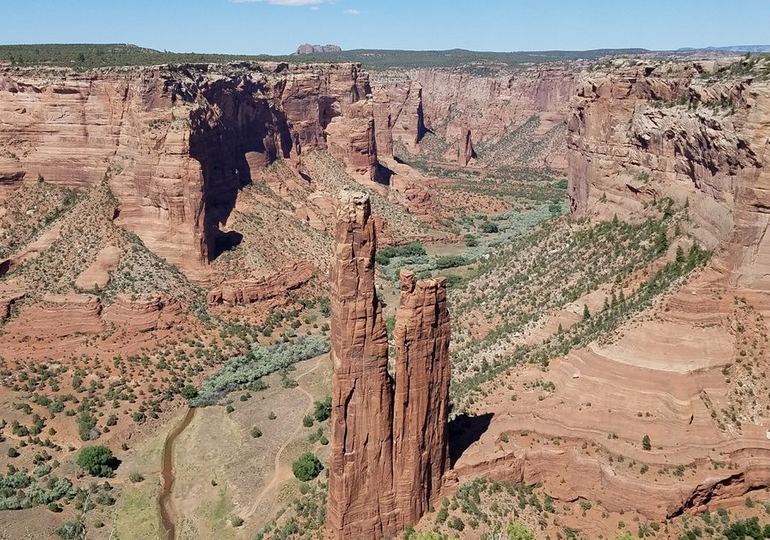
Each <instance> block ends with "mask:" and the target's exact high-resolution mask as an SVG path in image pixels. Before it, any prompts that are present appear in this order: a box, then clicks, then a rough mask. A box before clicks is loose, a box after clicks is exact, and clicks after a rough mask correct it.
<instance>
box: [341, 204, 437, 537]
mask: <svg viewBox="0 0 770 540" xmlns="http://www.w3.org/2000/svg"><path fill="white" fill-rule="evenodd" d="M341 199H342V200H341V203H340V205H339V208H338V212H337V219H338V221H337V226H336V229H335V240H336V248H335V256H334V261H333V262H332V266H331V277H330V280H331V320H332V324H331V336H332V338H331V340H332V351H331V357H332V362H333V365H334V375H333V379H332V381H333V382H332V432H331V464H330V474H329V495H328V502H327V534H328V536H329V537H331V538H339V539H343V538H383V537H386V536H391V535H393V534H395V533H397V532H399V531H400V530H401V529H403V527H404V526H406V525H410V524H414V523H416V522H417V520H418V519H419V518H420V517H421V516H422V514H423V513H424V512H425V511H426V510H427V508H428V505H429V504H430V503H431V502H434V501H435V500H436V498H437V496H438V490H439V488H440V487H441V483H442V480H443V476H444V473H445V472H446V470H447V469H448V467H449V458H448V447H447V415H448V407H449V315H448V312H447V307H446V281H445V280H444V279H443V278H436V279H432V280H425V281H419V282H415V279H414V275H413V274H411V273H408V272H406V273H404V274H402V278H401V279H402V291H401V305H400V307H399V310H398V314H397V317H396V337H395V339H396V361H395V373H396V380H395V389H394V384H393V381H392V379H391V377H390V375H389V373H388V338H387V334H386V332H385V325H384V321H383V318H382V310H381V307H380V303H379V300H378V298H377V294H376V291H375V286H374V255H375V250H376V237H375V229H374V220H373V219H372V218H371V216H370V207H369V198H368V196H366V195H364V194H362V193H355V192H343V194H342V197H341Z"/></svg>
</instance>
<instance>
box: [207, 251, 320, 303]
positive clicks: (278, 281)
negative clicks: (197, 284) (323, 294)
mask: <svg viewBox="0 0 770 540" xmlns="http://www.w3.org/2000/svg"><path fill="white" fill-rule="evenodd" d="M314 271H315V269H314V267H313V265H312V264H311V263H309V262H307V261H302V262H297V263H294V264H293V265H291V266H289V267H287V268H285V269H283V270H281V271H280V272H276V273H275V274H272V275H269V276H266V277H263V278H259V279H252V280H239V281H227V282H225V283H223V284H222V285H220V286H219V287H217V288H215V289H212V290H211V291H209V293H208V295H207V300H208V303H209V305H217V304H228V305H231V306H232V305H237V304H251V303H253V302H260V301H263V300H269V299H271V298H276V297H278V296H283V295H285V294H286V293H287V292H288V291H292V290H294V289H296V288H298V287H300V286H302V285H304V284H305V283H307V282H308V281H309V280H310V278H312V277H313V272H314Z"/></svg>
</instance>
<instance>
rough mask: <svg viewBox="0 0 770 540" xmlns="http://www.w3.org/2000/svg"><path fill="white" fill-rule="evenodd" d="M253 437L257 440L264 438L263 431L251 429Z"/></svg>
mask: <svg viewBox="0 0 770 540" xmlns="http://www.w3.org/2000/svg"><path fill="white" fill-rule="evenodd" d="M251 436H252V437H254V438H255V439H259V438H260V437H261V436H262V430H261V429H259V428H258V427H253V428H251Z"/></svg>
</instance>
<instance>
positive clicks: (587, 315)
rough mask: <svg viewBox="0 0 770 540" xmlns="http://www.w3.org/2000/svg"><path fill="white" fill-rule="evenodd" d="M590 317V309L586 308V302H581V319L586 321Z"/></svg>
mask: <svg viewBox="0 0 770 540" xmlns="http://www.w3.org/2000/svg"><path fill="white" fill-rule="evenodd" d="M590 318H591V311H590V310H589V309H588V306H587V305H586V304H583V320H584V321H587V320H588V319H590Z"/></svg>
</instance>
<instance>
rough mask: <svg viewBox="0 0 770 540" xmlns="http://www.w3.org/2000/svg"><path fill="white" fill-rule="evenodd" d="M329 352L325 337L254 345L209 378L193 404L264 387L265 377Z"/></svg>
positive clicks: (211, 402) (201, 405)
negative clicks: (269, 345) (263, 378)
mask: <svg viewBox="0 0 770 540" xmlns="http://www.w3.org/2000/svg"><path fill="white" fill-rule="evenodd" d="M327 352H329V340H328V338H325V337H323V336H309V337H306V338H302V339H298V340H296V341H295V342H294V343H281V344H279V345H274V346H272V347H263V346H261V345H254V346H253V347H252V349H251V350H249V351H248V352H247V353H246V354H244V355H242V356H236V357H235V358H232V359H231V360H229V361H228V362H227V363H226V364H225V366H224V367H223V368H222V369H221V370H220V371H218V372H217V373H215V374H214V375H212V376H211V377H209V378H208V379H206V380H205V381H204V382H203V384H202V385H201V386H200V389H199V390H198V395H197V396H196V397H195V398H194V399H191V400H190V404H191V405H193V406H196V407H205V406H206V405H213V404H214V403H216V402H218V401H219V400H220V399H221V398H223V397H224V396H226V395H227V394H228V393H230V392H234V391H236V390H240V389H246V388H248V389H250V390H260V389H264V388H266V387H267V386H266V385H264V381H261V379H262V377H264V376H265V375H269V374H270V373H274V372H276V371H280V370H283V369H286V368H288V367H289V366H291V365H293V364H295V363H297V362H300V361H302V360H307V359H309V358H314V357H316V356H319V355H321V354H324V353H327Z"/></svg>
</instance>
